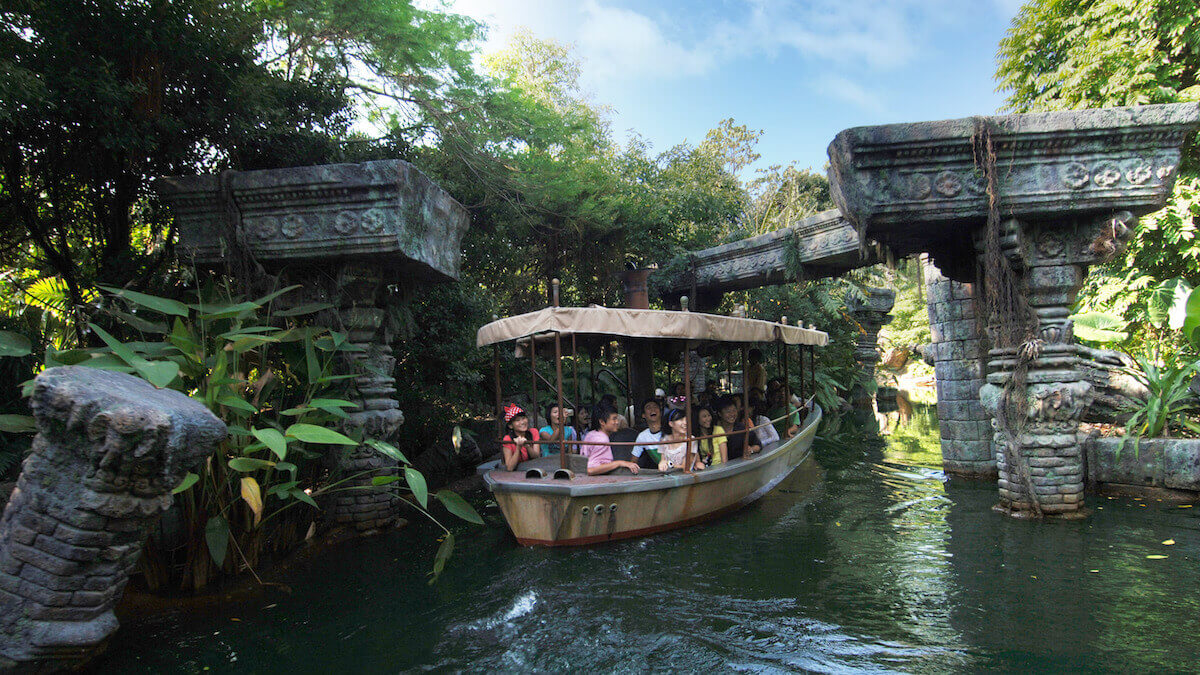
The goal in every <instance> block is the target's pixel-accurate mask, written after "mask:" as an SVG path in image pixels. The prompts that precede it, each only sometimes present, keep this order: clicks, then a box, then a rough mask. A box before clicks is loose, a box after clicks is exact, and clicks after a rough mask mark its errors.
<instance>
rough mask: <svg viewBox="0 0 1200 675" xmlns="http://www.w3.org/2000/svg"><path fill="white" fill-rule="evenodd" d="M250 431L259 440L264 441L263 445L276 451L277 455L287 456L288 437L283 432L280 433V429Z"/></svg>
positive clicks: (282, 457)
mask: <svg viewBox="0 0 1200 675" xmlns="http://www.w3.org/2000/svg"><path fill="white" fill-rule="evenodd" d="M250 433H252V434H254V437H255V438H257V439H258V440H259V441H262V444H263V445H265V446H267V447H268V448H270V449H271V452H273V453H275V456H276V457H278V458H279V459H285V458H286V457H287V439H286V438H284V437H283V434H281V433H279V430H278V429H271V428H267V429H251V430H250Z"/></svg>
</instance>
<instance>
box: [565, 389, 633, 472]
mask: <svg viewBox="0 0 1200 675" xmlns="http://www.w3.org/2000/svg"><path fill="white" fill-rule="evenodd" d="M620 427H621V416H620V415H618V414H617V409H616V408H614V407H613V406H612V404H610V403H606V402H601V403H597V404H596V409H595V411H594V412H593V413H592V430H591V431H589V432H587V435H586V436H584V437H583V445H581V446H579V454H581V455H583V456H584V457H587V461H588V468H587V472H588V475H589V476H598V475H600V474H602V473H608V472H609V471H612V470H614V469H619V468H621V467H625V468H626V469H629V470H630V471H632V472H633V473H637V472H638V465H637V464H636V463H634V462H625V461H621V460H613V454H612V448H611V447H610V446H608V445H597V444H599V443H608V438H609V434H612V433H613V432H614V431H616V430H617V429H619V428H620Z"/></svg>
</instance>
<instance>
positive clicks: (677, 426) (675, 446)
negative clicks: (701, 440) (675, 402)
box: [658, 409, 704, 473]
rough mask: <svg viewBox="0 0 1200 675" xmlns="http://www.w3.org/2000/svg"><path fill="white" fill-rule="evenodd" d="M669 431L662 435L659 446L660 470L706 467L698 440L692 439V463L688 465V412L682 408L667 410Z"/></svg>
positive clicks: (686, 469)
mask: <svg viewBox="0 0 1200 675" xmlns="http://www.w3.org/2000/svg"><path fill="white" fill-rule="evenodd" d="M666 421H667V428H668V429H669V431H667V433H666V435H664V436H663V437H662V445H661V446H659V447H660V448H661V450H662V460H661V461H660V462H659V463H658V470H659V471H662V472H663V473H666V472H667V471H673V470H675V469H684V470H685V471H700V470H702V469H703V468H704V462H703V461H702V460H701V459H700V453H699V452H697V448H696V441H692V442H691V443H690V445H691V452H690V454H691V465H690V467H689V465H688V454H689V452H688V446H689V443H688V441H687V438H688V414H687V413H686V412H684V411H682V410H676V409H672V410H670V411H668V412H667V418H666Z"/></svg>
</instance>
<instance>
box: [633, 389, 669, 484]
mask: <svg viewBox="0 0 1200 675" xmlns="http://www.w3.org/2000/svg"><path fill="white" fill-rule="evenodd" d="M642 419H643V420H645V422H646V428H645V429H642V432H641V433H639V434H638V435H637V442H638V445H635V446H633V453H632V459H633V461H635V462H637V463H638V466H640V467H642V468H643V469H653V468H654V467H656V466H658V464H659V462H661V461H662V456H661V455H659V452H658V441H659V439H661V438H662V435H663V426H662V403H661V402H660V401H659V400H658V399H656V398H648V399H646V400H645V401H644V402H643V403H642ZM642 443H646V444H647V445H641V444H642Z"/></svg>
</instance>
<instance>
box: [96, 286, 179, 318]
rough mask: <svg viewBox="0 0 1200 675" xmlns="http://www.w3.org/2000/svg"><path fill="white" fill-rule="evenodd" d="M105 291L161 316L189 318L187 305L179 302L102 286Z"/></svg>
mask: <svg viewBox="0 0 1200 675" xmlns="http://www.w3.org/2000/svg"><path fill="white" fill-rule="evenodd" d="M100 288H103V289H104V290H106V291H108V292H109V293H112V294H114V295H117V296H120V297H122V298H125V299H126V300H128V301H129V302H131V303H133V304H135V305H137V306H139V307H145V308H146V309H149V310H152V311H155V312H158V313H159V314H171V315H174V316H182V317H187V315H188V308H187V305H185V304H183V303H182V302H179V301H178V300H169V299H167V298H160V297H158V296H157V295H147V294H145V293H137V292H134V291H129V290H125V289H124V288H113V287H111V286H100Z"/></svg>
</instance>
